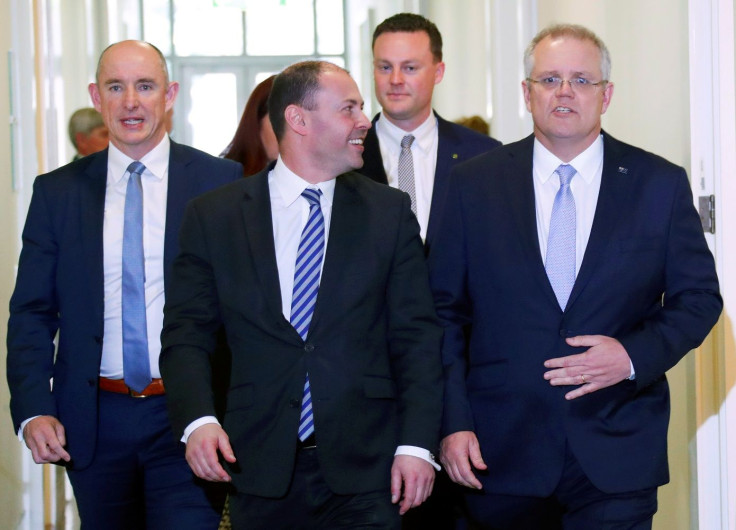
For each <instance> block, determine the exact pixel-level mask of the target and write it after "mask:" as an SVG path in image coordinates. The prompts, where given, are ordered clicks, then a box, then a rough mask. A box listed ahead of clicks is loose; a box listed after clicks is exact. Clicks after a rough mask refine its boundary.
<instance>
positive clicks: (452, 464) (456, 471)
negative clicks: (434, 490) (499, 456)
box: [440, 431, 488, 490]
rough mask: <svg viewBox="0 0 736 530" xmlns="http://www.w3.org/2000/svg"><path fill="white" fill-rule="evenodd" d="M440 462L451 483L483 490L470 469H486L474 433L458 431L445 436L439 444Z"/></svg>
mask: <svg viewBox="0 0 736 530" xmlns="http://www.w3.org/2000/svg"><path fill="white" fill-rule="evenodd" d="M440 462H442V465H443V466H445V471H447V474H448V475H449V476H450V479H452V481H453V482H455V483H457V484H460V485H461V486H466V487H468V488H474V489H478V490H479V489H483V485H482V484H481V483H480V481H479V480H478V478H477V477H476V476H475V474H474V473H473V470H472V469H471V464H472V467H474V468H475V469H480V470H486V469H488V466H486V463H485V462H484V461H483V456H481V454H480V444H479V443H478V438H477V437H476V436H475V433H474V432H472V431H459V432H455V433H452V434H450V435H449V436H445V438H444V439H443V440H442V443H441V444H440Z"/></svg>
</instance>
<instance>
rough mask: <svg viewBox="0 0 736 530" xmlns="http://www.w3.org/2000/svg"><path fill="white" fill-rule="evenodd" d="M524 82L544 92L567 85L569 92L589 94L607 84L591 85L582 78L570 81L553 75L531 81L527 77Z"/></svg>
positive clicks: (589, 81) (601, 82)
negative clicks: (542, 89)
mask: <svg viewBox="0 0 736 530" xmlns="http://www.w3.org/2000/svg"><path fill="white" fill-rule="evenodd" d="M526 80H527V81H528V82H529V83H534V84H536V85H539V86H541V87H542V88H544V89H545V90H550V91H551V90H557V89H559V88H562V85H564V84H565V83H567V84H568V85H570V90H572V91H573V92H580V93H589V92H593V91H595V89H596V88H597V87H599V86H600V87H603V86H605V85H606V84H607V83H608V80H603V81H598V82H597V83H593V82H592V81H591V80H590V79H586V78H584V77H574V78H572V79H562V78H561V77H557V76H554V75H551V76H547V77H543V78H542V79H531V78H530V77H527V78H526Z"/></svg>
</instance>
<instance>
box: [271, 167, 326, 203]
mask: <svg viewBox="0 0 736 530" xmlns="http://www.w3.org/2000/svg"><path fill="white" fill-rule="evenodd" d="M271 178H272V179H273V180H272V182H273V185H274V187H275V189H276V193H277V194H278V195H279V196H280V197H281V200H282V201H283V202H284V205H286V207H289V206H290V205H291V204H293V203H294V201H296V200H297V199H298V198H299V197H300V196H301V194H302V192H303V191H304V190H305V189H306V188H313V189H319V190H322V199H321V201H320V202H321V203H322V206H323V207H327V206H330V205H332V199H333V197H334V195H335V179H334V178H332V179H330V180H327V181H324V182H319V183H317V184H312V183H310V182H307V181H306V180H304V179H303V178H301V177H300V176H299V175H297V174H296V173H294V172H293V171H292V170H291V169H289V168H288V167H287V166H286V164H284V162H283V160H281V155H279V157H278V159H277V160H276V165H275V166H274V168H273V169H272V170H271Z"/></svg>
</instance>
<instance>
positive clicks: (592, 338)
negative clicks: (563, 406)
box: [544, 335, 631, 399]
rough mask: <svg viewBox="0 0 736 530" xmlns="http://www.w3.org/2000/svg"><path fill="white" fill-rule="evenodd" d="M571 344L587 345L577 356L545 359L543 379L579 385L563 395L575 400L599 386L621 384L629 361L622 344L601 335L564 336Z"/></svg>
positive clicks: (629, 368)
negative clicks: (585, 349)
mask: <svg viewBox="0 0 736 530" xmlns="http://www.w3.org/2000/svg"><path fill="white" fill-rule="evenodd" d="M567 343H568V344H569V345H570V346H587V347H588V350H587V351H585V352H583V353H578V354H576V355H568V356H567V357H558V358H557V359H549V360H547V361H545V362H544V366H545V367H546V368H552V370H550V371H548V372H545V374H544V378H545V379H546V380H547V381H549V384H551V385H552V386H561V385H580V386H579V387H578V388H576V389H575V390H573V391H571V392H568V393H567V394H565V399H575V398H579V397H580V396H584V395H585V394H590V393H591V392H595V391H596V390H600V389H601V388H606V387H608V386H612V385H615V384H616V383H620V382H621V381H623V380H624V379H627V378H628V377H629V376H630V375H631V360H630V358H629V354H628V353H626V349H625V348H624V347H623V345H622V344H621V343H620V342H619V341H617V340H616V339H614V338H612V337H606V336H604V335H579V336H577V337H570V338H568V339H567Z"/></svg>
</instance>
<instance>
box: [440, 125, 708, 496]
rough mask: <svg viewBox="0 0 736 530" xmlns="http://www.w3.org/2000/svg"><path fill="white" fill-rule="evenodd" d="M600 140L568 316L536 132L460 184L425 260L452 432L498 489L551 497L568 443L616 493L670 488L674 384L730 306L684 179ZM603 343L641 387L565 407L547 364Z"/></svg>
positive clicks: (469, 171) (601, 484) (492, 156)
mask: <svg viewBox="0 0 736 530" xmlns="http://www.w3.org/2000/svg"><path fill="white" fill-rule="evenodd" d="M603 141H604V159H603V174H602V181H601V188H600V195H599V198H598V203H597V206H596V211H595V218H594V221H593V226H592V231H591V234H590V239H589V242H588V245H587V248H586V250H585V256H584V259H583V262H582V265H581V268H580V271H579V274H578V276H577V278H576V281H575V285H574V287H573V290H572V293H571V295H570V299H569V301H568V304H567V307H566V309H565V310H564V311H563V310H561V309H560V307H559V305H558V303H557V300H556V298H555V294H554V291H553V290H552V286H551V285H550V283H549V280H548V279H547V275H546V272H545V269H544V263H543V259H542V255H541V252H540V249H539V240H538V235H537V221H536V213H535V205H534V202H535V198H534V185H533V180H532V179H533V177H532V151H533V144H534V138H533V136H530V137H528V138H526V139H524V140H521V141H519V142H516V143H513V144H510V145H507V146H504V147H502V148H499V149H496V150H494V151H493V152H491V153H489V154H486V155H483V156H481V157H477V158H475V159H474V160H472V161H470V162H468V163H466V164H463V165H461V166H458V167H457V169H456V171H455V173H454V175H453V179H452V183H451V189H450V192H449V194H448V200H447V205H446V208H445V215H444V217H443V218H442V223H441V226H440V229H439V231H438V233H437V235H436V238H435V242H434V245H433V247H432V249H431V251H430V256H429V266H430V277H431V283H432V288H433V292H434V296H435V303H436V305H437V311H438V314H439V316H440V319H441V320H442V321H443V324H444V326H445V338H444V344H443V352H442V355H443V364H444V370H445V383H446V389H445V410H444V418H443V435H448V434H451V433H454V432H457V431H466V430H469V431H474V432H475V433H476V435H477V436H478V439H479V442H480V448H481V451H482V454H483V457H484V459H485V462H486V464H487V465H488V468H489V469H488V472H487V473H483V474H480V480H481V482H482V483H483V485H484V488H485V489H486V491H489V492H493V493H502V494H511V495H527V496H542V497H543V496H548V495H550V494H551V493H552V492H553V490H554V488H555V486H556V485H557V483H558V481H559V479H560V475H561V473H562V468H563V463H564V460H565V447H566V445H567V446H568V447H569V449H570V450H571V451H572V452H573V453H574V455H575V456H576V458H577V460H578V461H579V463H580V465H581V467H582V469H583V471H584V472H585V473H586V475H587V476H588V477H589V478H590V480H591V481H592V482H593V484H594V485H595V486H596V487H598V488H599V489H601V490H603V491H605V492H623V491H633V490H638V489H643V488H651V487H655V486H658V485H661V484H664V483H666V482H667V481H668V479H669V477H668V469H667V426H668V421H669V406H670V405H669V390H668V386H667V380H666V378H665V372H666V371H667V370H668V369H670V368H671V367H672V366H674V365H675V364H676V363H677V362H678V361H679V360H680V359H681V358H682V357H683V356H684V355H685V354H686V353H687V352H688V351H689V350H691V349H693V348H695V347H697V346H698V345H699V344H700V343H701V342H702V341H703V339H704V338H705V337H706V335H707V334H708V332H709V331H710V329H711V327H712V326H713V325H714V324H715V322H716V320H717V319H718V315H719V314H720V312H721V308H722V300H721V297H720V295H719V287H718V280H717V277H716V272H715V266H714V261H713V256H712V255H711V253H710V251H709V250H708V247H707V245H706V242H705V238H704V236H703V231H702V227H701V224H700V219H699V216H698V213H697V212H696V210H695V208H694V206H693V198H692V194H691V190H690V184H689V182H688V179H687V175H686V174H685V171H684V169H683V168H681V167H677V166H675V165H673V164H671V163H669V162H667V161H666V160H664V159H662V158H660V157H658V156H656V155H653V154H651V153H647V152H645V151H643V150H641V149H638V148H635V147H633V146H630V145H626V144H624V143H621V142H619V141H617V140H615V139H613V138H611V137H610V136H608V135H607V134H605V133H604V140H603ZM468 325H471V326H472V332H471V335H470V339H469V344H467V346H468V349H467V350H466V334H465V333H464V332H463V331H464V329H465V328H466V326H468ZM598 334H600V335H606V336H610V337H614V338H616V339H618V340H619V341H620V342H621V344H622V345H623V346H624V347H625V348H626V351H627V352H628V354H629V356H630V358H631V360H632V362H633V365H634V369H635V370H636V379H635V380H633V381H632V380H624V381H622V382H620V383H618V384H616V385H613V386H610V387H608V388H605V389H602V390H599V391H597V392H593V393H591V394H588V395H585V396H583V397H580V398H578V399H575V400H572V401H566V400H565V399H564V394H565V393H566V392H568V391H570V390H571V387H552V386H550V385H549V383H547V382H546V381H545V380H544V379H543V374H544V372H545V371H546V369H545V367H544V366H543V362H544V361H545V360H546V359H551V358H555V357H560V356H565V355H570V354H573V353H579V352H580V351H583V350H584V348H580V349H575V348H572V347H570V346H568V345H567V344H566V343H565V338H566V337H572V336H576V335H598ZM466 352H467V354H466Z"/></svg>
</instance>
